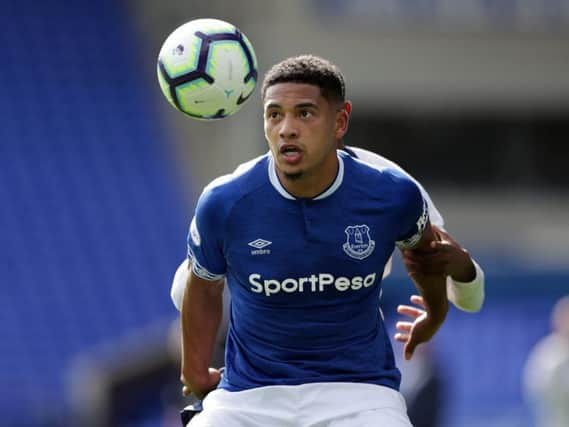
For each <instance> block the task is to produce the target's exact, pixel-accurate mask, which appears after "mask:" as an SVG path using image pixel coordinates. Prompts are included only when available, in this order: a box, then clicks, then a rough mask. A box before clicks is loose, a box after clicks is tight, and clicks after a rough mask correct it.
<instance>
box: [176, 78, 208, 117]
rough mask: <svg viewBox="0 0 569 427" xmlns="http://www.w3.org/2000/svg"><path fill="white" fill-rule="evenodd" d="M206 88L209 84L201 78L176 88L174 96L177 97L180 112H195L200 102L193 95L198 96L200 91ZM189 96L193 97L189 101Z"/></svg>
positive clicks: (197, 97)
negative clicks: (180, 108)
mask: <svg viewBox="0 0 569 427" xmlns="http://www.w3.org/2000/svg"><path fill="white" fill-rule="evenodd" d="M207 87H209V83H208V82H206V81H205V80H204V79H202V78H199V79H197V80H193V81H191V82H188V83H184V84H182V85H180V86H176V96H177V97H178V102H179V103H180V107H182V110H184V111H189V112H195V111H196V110H197V109H199V106H200V104H202V100H201V99H199V96H195V95H196V94H199V90H200V89H203V88H207ZM190 94H193V95H194V96H193V97H192V99H190V96H189V95H190Z"/></svg>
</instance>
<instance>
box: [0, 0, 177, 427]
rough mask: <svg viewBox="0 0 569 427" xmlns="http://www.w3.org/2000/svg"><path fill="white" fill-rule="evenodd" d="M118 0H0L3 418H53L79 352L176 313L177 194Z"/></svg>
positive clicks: (151, 89)
mask: <svg viewBox="0 0 569 427" xmlns="http://www.w3.org/2000/svg"><path fill="white" fill-rule="evenodd" d="M123 7H124V2H115V1H113V0H102V1H97V2H92V1H86V0H81V1H74V2H62V1H59V0H42V1H35V0H7V1H3V2H2V13H1V14H0V25H1V27H2V41H1V42H0V45H1V46H2V52H3V61H2V67H0V76H1V80H2V89H1V90H0V93H1V97H0V114H1V118H0V204H1V209H0V236H1V242H2V244H1V245H0V267H1V270H2V273H1V285H0V325H1V331H2V333H1V340H0V354H1V355H2V356H1V357H0V385H1V387H0V413H1V414H2V422H1V424H2V425H11V426H16V425H17V426H20V425H41V424H39V421H37V420H39V419H40V418H42V417H43V418H45V416H43V415H42V414H40V413H38V412H42V411H43V412H45V411H46V410H47V411H48V412H49V413H51V414H52V416H54V417H55V418H57V417H58V416H59V415H58V414H57V412H58V411H63V410H64V408H65V404H64V378H65V371H66V369H67V368H68V366H69V363H70V361H71V359H72V358H73V357H74V356H75V355H77V354H78V353H79V352H81V351H85V350H88V349H89V348H92V347H94V346H96V345H98V344H100V343H102V342H106V341H109V340H113V339H116V338H119V337H121V336H124V335H126V334H128V332H129V331H131V330H132V329H135V328H139V327H144V326H146V325H148V324H150V323H152V322H156V321H157V320H160V319H164V318H173V317H174V312H173V309H172V307H171V306H170V302H169V298H168V289H169V282H170V279H171V276H172V272H173V271H174V270H175V267H176V264H177V263H178V262H179V261H180V259H182V257H183V256H184V236H185V232H186V227H187V224H186V217H185V216H186V213H185V212H184V208H183V207H184V205H185V203H184V201H183V200H182V197H183V196H182V194H183V193H182V192H181V191H180V187H179V185H180V184H179V183H178V182H177V181H176V179H175V174H174V172H173V170H172V169H173V166H172V165H171V159H169V158H168V155H169V154H168V149H167V143H166V132H164V129H163V128H162V127H161V125H160V123H159V120H158V119H157V112H156V111H155V109H154V104H155V99H156V98H155V96H156V90H158V86H157V84H156V83H155V82H154V81H150V82H149V81H147V80H146V76H148V75H151V74H152V70H150V71H143V70H141V69H140V60H139V58H140V57H139V55H140V54H141V52H140V43H137V41H136V37H135V35H134V32H133V31H132V27H131V24H130V23H129V21H128V16H127V14H126V11H125V10H123V9H122V8H123ZM42 408H43V409H42ZM46 408H49V409H46ZM24 414H25V415H24ZM54 414H55V415H54ZM44 415H45V414H44Z"/></svg>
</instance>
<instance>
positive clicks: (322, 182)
mask: <svg viewBox="0 0 569 427" xmlns="http://www.w3.org/2000/svg"><path fill="white" fill-rule="evenodd" d="M338 167H339V165H338V156H337V155H336V153H335V152H334V156H333V157H330V159H329V160H327V161H326V163H325V164H323V165H322V166H321V167H319V168H318V169H317V170H313V171H309V172H303V173H302V175H301V176H298V177H297V176H294V175H292V176H287V175H286V174H284V173H283V172H281V171H280V170H278V169H277V170H276V172H277V175H278V177H279V181H280V182H281V184H282V186H283V187H284V188H285V189H286V191H288V192H289V193H290V194H292V195H293V196H294V197H298V198H306V199H310V198H314V197H316V196H318V195H319V194H322V193H323V192H324V191H326V189H327V188H328V187H330V186H331V185H332V183H333V182H334V180H335V179H336V176H337V173H338Z"/></svg>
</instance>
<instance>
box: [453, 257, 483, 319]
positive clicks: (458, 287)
mask: <svg viewBox="0 0 569 427" xmlns="http://www.w3.org/2000/svg"><path fill="white" fill-rule="evenodd" d="M472 263H473V264H474V268H475V270H476V276H475V277H474V280H472V281H470V282H459V281H457V280H454V279H453V278H452V277H450V276H448V277H447V293H448V299H449V301H450V302H452V303H453V304H454V305H455V306H456V308H458V309H459V310H462V311H468V312H471V313H474V312H477V311H480V309H481V308H482V304H483V303H484V271H482V268H480V266H479V265H478V263H477V262H476V261H474V259H473V260H472Z"/></svg>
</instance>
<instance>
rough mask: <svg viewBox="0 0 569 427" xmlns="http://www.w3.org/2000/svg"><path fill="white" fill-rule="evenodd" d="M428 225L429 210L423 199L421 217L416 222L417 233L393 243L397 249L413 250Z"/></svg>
mask: <svg viewBox="0 0 569 427" xmlns="http://www.w3.org/2000/svg"><path fill="white" fill-rule="evenodd" d="M428 223H429V208H428V206H427V201H426V200H425V199H423V212H422V213H421V216H420V217H419V219H418V220H417V232H416V233H415V234H414V235H412V236H411V237H409V238H408V239H405V240H398V241H396V242H395V245H396V246H397V247H398V248H399V249H413V248H414V247H415V246H417V243H419V241H420V240H421V237H422V236H423V231H425V228H427V224H428Z"/></svg>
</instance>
